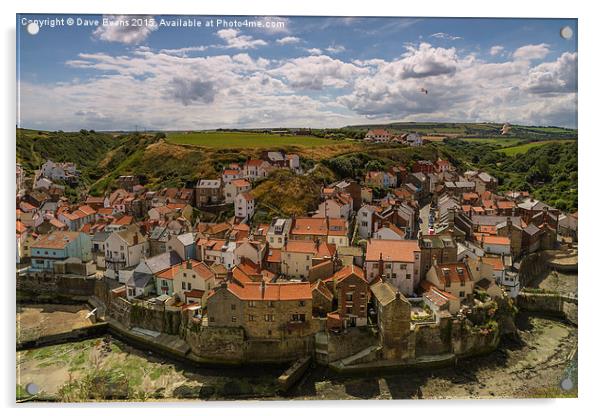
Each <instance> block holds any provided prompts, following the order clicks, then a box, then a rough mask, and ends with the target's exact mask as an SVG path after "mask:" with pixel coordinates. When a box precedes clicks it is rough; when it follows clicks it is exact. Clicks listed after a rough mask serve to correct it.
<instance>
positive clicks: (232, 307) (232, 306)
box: [230, 303, 236, 311]
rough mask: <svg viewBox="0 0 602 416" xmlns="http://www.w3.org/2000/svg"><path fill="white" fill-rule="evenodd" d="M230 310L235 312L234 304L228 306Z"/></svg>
mask: <svg viewBox="0 0 602 416" xmlns="http://www.w3.org/2000/svg"><path fill="white" fill-rule="evenodd" d="M230 309H232V310H233V311H235V310H236V304H234V303H233V304H231V305H230Z"/></svg>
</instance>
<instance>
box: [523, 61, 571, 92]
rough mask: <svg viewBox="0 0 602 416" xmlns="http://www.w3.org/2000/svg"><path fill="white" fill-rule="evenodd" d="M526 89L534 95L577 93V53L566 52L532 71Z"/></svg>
mask: <svg viewBox="0 0 602 416" xmlns="http://www.w3.org/2000/svg"><path fill="white" fill-rule="evenodd" d="M524 88H525V89H526V90H527V91H529V92H531V93H534V94H556V93H566V92H577V53H568V52H565V53H563V54H562V55H561V56H560V57H559V58H558V59H557V60H556V61H554V62H544V63H542V64H539V65H537V66H536V67H535V68H532V69H530V70H529V78H528V80H527V82H526V83H525V85H524Z"/></svg>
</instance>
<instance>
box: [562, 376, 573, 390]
mask: <svg viewBox="0 0 602 416" xmlns="http://www.w3.org/2000/svg"><path fill="white" fill-rule="evenodd" d="M560 387H562V389H563V390H571V389H572V388H573V380H571V379H570V378H565V379H564V380H562V382H561V383H560Z"/></svg>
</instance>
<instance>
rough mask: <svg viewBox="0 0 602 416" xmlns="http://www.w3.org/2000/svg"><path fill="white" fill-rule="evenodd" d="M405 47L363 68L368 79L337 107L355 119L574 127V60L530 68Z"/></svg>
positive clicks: (571, 57)
mask: <svg viewBox="0 0 602 416" xmlns="http://www.w3.org/2000/svg"><path fill="white" fill-rule="evenodd" d="M406 47H407V49H408V51H407V52H406V53H405V54H404V55H403V56H402V57H401V59H399V60H396V61H391V62H387V63H382V62H378V61H377V62H365V64H366V65H370V64H372V65H371V66H370V68H372V70H371V72H370V74H369V75H368V76H364V75H361V76H358V77H356V79H355V81H354V84H353V89H352V92H351V93H349V94H346V95H343V96H341V97H339V98H338V102H339V103H341V104H342V105H344V106H346V107H347V108H348V109H350V110H351V111H353V112H356V113H358V114H360V115H364V116H366V117H370V118H380V119H388V120H399V119H404V120H409V121H411V120H414V121H420V120H441V121H502V120H503V121H511V122H515V123H518V122H521V123H526V124H538V123H544V124H560V125H568V126H575V123H576V119H575V114H576V94H574V91H576V72H574V70H573V68H575V66H576V54H565V55H563V56H562V57H561V58H559V59H558V60H557V61H556V62H550V63H542V64H540V65H538V66H536V67H532V66H531V64H530V61H528V60H516V61H506V62H501V63H489V62H486V61H483V60H479V59H476V58H475V57H474V56H472V55H466V56H459V55H458V53H457V51H456V50H455V49H454V48H448V49H441V48H433V47H432V46H431V45H428V44H421V45H420V47H418V48H416V47H414V46H412V45H407V46H406ZM437 49H438V50H437ZM356 63H357V64H361V63H364V62H356ZM525 79H527V80H528V81H527V82H525ZM551 80H555V82H554V83H553V84H551V83H550V81H551ZM421 88H426V89H427V90H428V95H425V94H423V93H421ZM536 94H537V95H536ZM571 109H572V111H571ZM565 110H566V112H565Z"/></svg>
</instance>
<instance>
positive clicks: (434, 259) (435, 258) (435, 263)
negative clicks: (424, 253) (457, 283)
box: [433, 256, 437, 266]
mask: <svg viewBox="0 0 602 416" xmlns="http://www.w3.org/2000/svg"><path fill="white" fill-rule="evenodd" d="M433 266H437V256H433Z"/></svg>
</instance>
